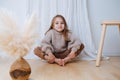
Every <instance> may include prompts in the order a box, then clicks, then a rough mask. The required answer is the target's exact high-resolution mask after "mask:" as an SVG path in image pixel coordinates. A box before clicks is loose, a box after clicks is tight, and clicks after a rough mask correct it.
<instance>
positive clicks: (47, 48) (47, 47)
mask: <svg viewBox="0 0 120 80" xmlns="http://www.w3.org/2000/svg"><path fill="white" fill-rule="evenodd" d="M51 40H52V31H51V30H50V31H48V32H47V34H46V35H45V37H44V38H43V40H42V41H41V49H42V51H43V52H45V53H50V52H52V51H53V47H52V45H51Z"/></svg>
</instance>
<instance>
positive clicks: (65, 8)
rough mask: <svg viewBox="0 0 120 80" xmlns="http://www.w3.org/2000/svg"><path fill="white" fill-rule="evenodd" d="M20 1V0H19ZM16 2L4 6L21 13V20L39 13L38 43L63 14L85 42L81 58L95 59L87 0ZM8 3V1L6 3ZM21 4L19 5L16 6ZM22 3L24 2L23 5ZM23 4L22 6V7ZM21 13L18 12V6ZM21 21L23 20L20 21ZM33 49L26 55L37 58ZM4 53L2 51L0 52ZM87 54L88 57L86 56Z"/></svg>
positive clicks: (30, 0) (28, 0)
mask: <svg viewBox="0 0 120 80" xmlns="http://www.w3.org/2000/svg"><path fill="white" fill-rule="evenodd" d="M6 1H8V2H9V5H12V4H13V2H14V1H15V0H12V1H9V0H6ZM17 1H18V0H17ZM17 1H15V2H16V4H15V5H12V7H11V8H10V6H9V7H8V6H5V5H4V6H3V7H5V8H8V10H10V11H14V12H15V13H17V15H19V18H21V17H22V18H21V19H20V20H22V21H24V20H23V19H25V18H26V17H27V16H28V15H31V14H32V13H33V12H34V13H37V15H38V19H39V29H38V32H39V34H40V39H39V40H38V42H37V45H39V44H40V41H41V39H42V38H43V37H44V33H45V32H46V30H47V29H48V28H49V25H50V23H51V19H52V18H53V16H55V15H56V14H61V15H63V16H64V17H65V19H66V21H67V23H68V26H69V29H70V30H72V32H73V33H74V34H75V35H76V36H77V37H79V38H80V39H81V41H82V42H83V43H84V44H85V50H84V51H83V53H82V55H80V59H95V58H96V49H95V46H94V42H93V38H92V33H91V27H90V24H89V18H88V10H87V0H52V1H50V0H21V2H20V1H19V2H17ZM5 4H7V2H6V3H5ZM17 4H19V5H18V6H16V5H17ZM21 4H23V5H22V6H21ZM20 6H21V8H20ZM18 7H19V10H20V11H23V12H21V13H22V15H21V13H18V9H17V8H18ZM20 11H19V12H20ZM20 22H21V21H20ZM32 51H33V50H31V53H30V54H28V55H27V56H26V58H29V59H32V58H37V57H36V56H35V55H34V54H33V52H32ZM0 55H2V53H0ZM85 55H87V56H88V57H86V56H85Z"/></svg>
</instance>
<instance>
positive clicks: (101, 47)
mask: <svg viewBox="0 0 120 80" xmlns="http://www.w3.org/2000/svg"><path fill="white" fill-rule="evenodd" d="M106 28H107V25H106V24H103V25H102V33H101V39H100V45H99V49H98V54H97V60H96V67H99V66H100V61H101V57H102V50H103V44H104V38H105V33H106Z"/></svg>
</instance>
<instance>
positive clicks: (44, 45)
mask: <svg viewBox="0 0 120 80" xmlns="http://www.w3.org/2000/svg"><path fill="white" fill-rule="evenodd" d="M68 39H69V41H68V42H66V41H65V40H64V37H63V34H62V33H60V32H58V31H56V30H54V29H51V30H49V31H48V32H47V34H46V35H45V37H44V39H43V40H42V41H41V49H42V51H43V52H45V53H50V52H52V53H54V52H63V51H65V50H67V49H70V48H71V51H73V52H76V51H77V50H78V49H79V48H80V45H81V41H80V40H79V39H77V38H76V37H74V36H73V35H72V33H68Z"/></svg>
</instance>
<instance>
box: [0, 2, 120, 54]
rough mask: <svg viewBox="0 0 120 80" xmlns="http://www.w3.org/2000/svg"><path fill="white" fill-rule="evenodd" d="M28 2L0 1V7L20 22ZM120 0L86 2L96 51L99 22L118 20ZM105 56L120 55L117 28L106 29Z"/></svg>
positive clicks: (119, 35)
mask: <svg viewBox="0 0 120 80" xmlns="http://www.w3.org/2000/svg"><path fill="white" fill-rule="evenodd" d="M27 2H28V0H0V7H4V8H7V9H9V10H10V11H13V12H16V14H17V16H18V18H19V19H20V21H21V22H23V21H24V19H25V17H26V14H27V12H28V3H27ZM119 4H120V0H88V12H89V19H90V25H91V28H92V33H93V38H94V42H95V45H96V48H97V49H98V46H99V41H100V34H101V25H100V24H101V22H102V21H103V20H120V5H119ZM103 52H104V54H105V55H114V56H116V55H120V33H119V31H118V27H109V28H107V34H106V38H105V44H104V50H103Z"/></svg>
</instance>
